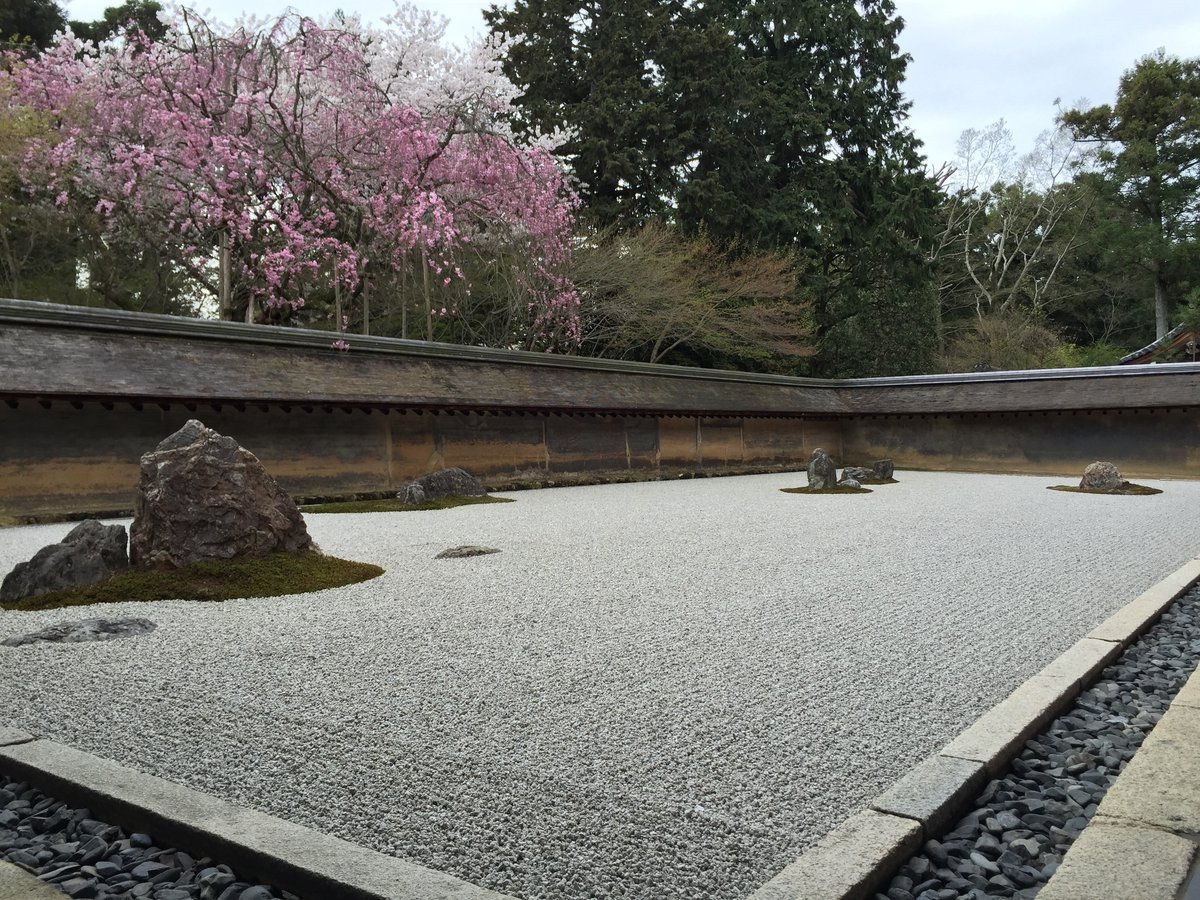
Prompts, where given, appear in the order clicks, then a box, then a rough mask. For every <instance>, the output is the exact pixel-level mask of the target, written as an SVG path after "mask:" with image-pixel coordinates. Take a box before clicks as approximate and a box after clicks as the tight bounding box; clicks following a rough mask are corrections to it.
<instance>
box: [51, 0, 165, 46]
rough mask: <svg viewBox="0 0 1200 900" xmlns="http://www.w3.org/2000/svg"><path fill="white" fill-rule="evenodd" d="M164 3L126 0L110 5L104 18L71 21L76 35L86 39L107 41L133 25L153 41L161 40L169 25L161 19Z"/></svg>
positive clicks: (153, 0) (152, 0)
mask: <svg viewBox="0 0 1200 900" xmlns="http://www.w3.org/2000/svg"><path fill="white" fill-rule="evenodd" d="M162 9H163V7H162V4H161V3H158V2H157V0H125V2H124V3H122V4H121V5H120V6H109V7H106V8H105V10H104V18H103V19H97V20H96V21H94V22H74V21H73V22H71V30H72V31H73V32H75V36H76V37H80V38H83V39H84V40H85V41H96V42H97V43H99V42H100V41H106V40H108V39H109V38H110V37H112V36H113V35H115V34H116V33H117V32H118V31H120V30H121V29H122V28H128V27H133V28H136V29H137V30H138V31H140V32H141V33H142V34H144V35H146V37H148V38H150V40H152V41H157V40H161V39H162V38H163V36H164V35H166V33H167V26H166V25H164V24H163V23H162V22H161V21H159V18H158V15H159V13H161V12H162Z"/></svg>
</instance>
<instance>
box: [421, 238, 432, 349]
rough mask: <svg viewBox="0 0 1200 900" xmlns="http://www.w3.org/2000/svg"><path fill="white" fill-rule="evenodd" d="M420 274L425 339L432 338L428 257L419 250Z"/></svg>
mask: <svg viewBox="0 0 1200 900" xmlns="http://www.w3.org/2000/svg"><path fill="white" fill-rule="evenodd" d="M421 274H422V275H423V276H424V278H425V340H427V341H432V340H433V303H432V301H431V300H430V297H429V259H428V258H427V257H426V255H425V252H424V251H422V252H421Z"/></svg>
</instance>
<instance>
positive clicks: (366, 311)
mask: <svg viewBox="0 0 1200 900" xmlns="http://www.w3.org/2000/svg"><path fill="white" fill-rule="evenodd" d="M370 333H371V291H370V289H369V288H368V287H367V286H366V285H363V334H370Z"/></svg>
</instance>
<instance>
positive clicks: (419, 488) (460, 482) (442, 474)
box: [396, 468, 487, 506]
mask: <svg viewBox="0 0 1200 900" xmlns="http://www.w3.org/2000/svg"><path fill="white" fill-rule="evenodd" d="M486 494H487V488H485V487H484V486H483V482H482V481H480V480H479V479H478V478H476V477H475V476H474V475H472V474H471V473H470V472H468V471H467V470H466V469H459V468H449V469H440V470H439V471H437V472H430V473H429V474H428V475H422V476H421V477H420V478H417V479H415V480H413V481H410V482H409V483H408V484H406V485H405V486H404V487H403V488H402V489H401V491H400V493H398V494H397V495H396V498H397V499H398V500H400V501H401V502H402V503H406V504H408V505H409V506H417V505H419V504H421V503H425V502H427V501H429V500H443V499H445V498H446V497H483V496H485V495H486Z"/></svg>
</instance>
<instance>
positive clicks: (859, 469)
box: [842, 466, 875, 486]
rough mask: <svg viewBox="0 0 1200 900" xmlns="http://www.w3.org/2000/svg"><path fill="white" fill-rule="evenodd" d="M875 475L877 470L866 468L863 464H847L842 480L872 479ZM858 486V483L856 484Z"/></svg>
mask: <svg viewBox="0 0 1200 900" xmlns="http://www.w3.org/2000/svg"><path fill="white" fill-rule="evenodd" d="M874 477H875V472H874V471H873V470H872V469H867V468H864V467H863V466H846V468H844V469H842V481H847V480H850V481H858V482H862V481H870V480H871V479H872V478H874ZM856 486H857V485H856Z"/></svg>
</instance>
